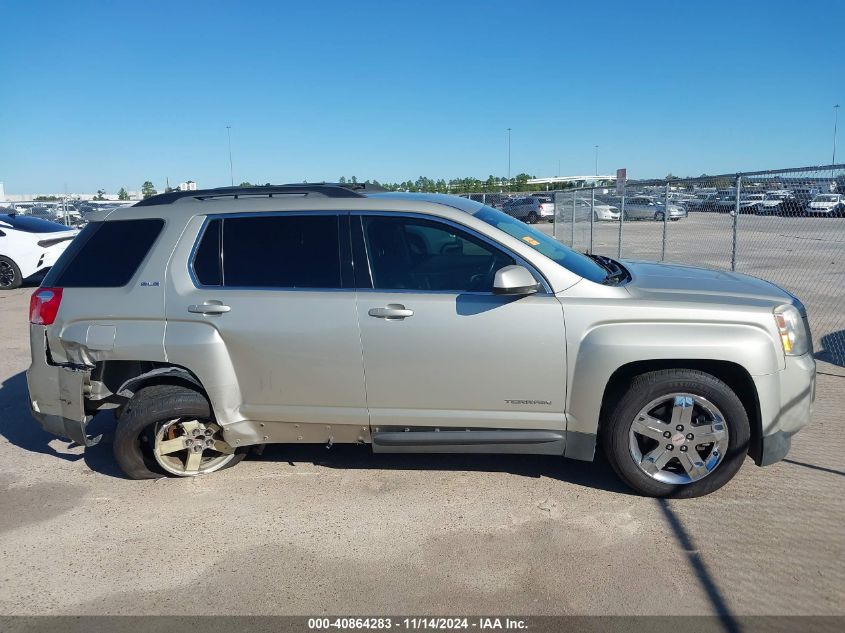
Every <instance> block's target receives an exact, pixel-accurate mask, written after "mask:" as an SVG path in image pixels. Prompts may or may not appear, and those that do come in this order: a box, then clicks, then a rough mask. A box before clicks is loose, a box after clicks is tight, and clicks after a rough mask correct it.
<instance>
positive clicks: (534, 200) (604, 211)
mask: <svg viewBox="0 0 845 633" xmlns="http://www.w3.org/2000/svg"><path fill="white" fill-rule="evenodd" d="M571 201H572V202H571ZM573 202H574V205H575V209H574V214H575V218H576V219H586V220H589V218H590V214H591V213H592V215H593V219H594V220H595V221H597V222H603V221H604V222H618V221H619V217H620V215H621V211H620V209H621V207H622V200H621V198H619V199H617V198H607V197H604V198H603V199H596V200H592V199H590V198H581V197H577V196H576V197H575V198H574V201H573V199H572V198H568V199H567V200H566V202H565V203H564V204H572V203H573ZM492 205H493V206H495V207H498V208H499V209H501V210H502V211H504V212H505V213H507V214H508V215H510V216H512V217H514V218H517V219H519V220H522V221H523V222H527V223H528V224H535V223H537V222H540V221H547V222H552V221H554V216H555V203H554V197H553V195H544V194H537V195H530V196H520V197H516V198H505V199H503V200H501V201H494V202H493V203H492ZM566 212H567V213H569V210H568V209H567V211H566ZM666 214H667V209H666V205H665V203H664V201H663V200H661V199H660V198H658V197H655V196H646V195H637V196H632V197H629V198H627V199H626V200H625V220H626V221H627V220H654V221H657V222H663V220H664V216H665V215H666ZM685 217H687V210H686V209H685V208H684V207H683V206H682V205H679V204H675V203H673V202H670V203H669V207H668V219H669V220H672V221H676V220H680V219H681V218H685Z"/></svg>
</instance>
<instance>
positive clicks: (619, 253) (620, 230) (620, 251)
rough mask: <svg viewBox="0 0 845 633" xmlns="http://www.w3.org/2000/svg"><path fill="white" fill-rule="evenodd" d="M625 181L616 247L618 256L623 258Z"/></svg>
mask: <svg viewBox="0 0 845 633" xmlns="http://www.w3.org/2000/svg"><path fill="white" fill-rule="evenodd" d="M625 193H626V192H625V183H624V182H623V183H622V210H621V211H620V212H619V245H618V246H617V247H616V257H618V258H620V259H621V258H622V225H623V224H625Z"/></svg>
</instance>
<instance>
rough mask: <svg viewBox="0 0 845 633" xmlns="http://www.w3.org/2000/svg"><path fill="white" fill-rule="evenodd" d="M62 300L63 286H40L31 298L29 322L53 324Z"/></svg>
mask: <svg viewBox="0 0 845 633" xmlns="http://www.w3.org/2000/svg"><path fill="white" fill-rule="evenodd" d="M61 302H62V289H61V288H38V289H37V290H36V291H35V292H33V293H32V296H31V297H30V298H29V322H30V323H32V324H34V325H52V324H53V321H55V320H56V315H57V314H58V313H59V304H60V303H61Z"/></svg>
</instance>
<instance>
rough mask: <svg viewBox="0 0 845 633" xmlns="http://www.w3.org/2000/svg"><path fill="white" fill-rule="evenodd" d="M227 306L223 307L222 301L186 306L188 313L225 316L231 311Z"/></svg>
mask: <svg viewBox="0 0 845 633" xmlns="http://www.w3.org/2000/svg"><path fill="white" fill-rule="evenodd" d="M231 309H232V308H230V307H229V306H225V305H223V302H222V301H213V300H212V301H204V302H202V303H200V304H196V303H195V304H193V305H189V306H188V312H195V313H197V314H225V313H226V312H228V311H229V310H231Z"/></svg>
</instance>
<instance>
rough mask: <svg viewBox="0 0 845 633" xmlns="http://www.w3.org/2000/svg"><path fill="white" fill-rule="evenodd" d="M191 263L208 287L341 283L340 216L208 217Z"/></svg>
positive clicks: (314, 286) (321, 285) (279, 286)
mask: <svg viewBox="0 0 845 633" xmlns="http://www.w3.org/2000/svg"><path fill="white" fill-rule="evenodd" d="M221 242H222V248H220V247H219V245H220V243H221ZM215 253H218V254H219V255H215ZM220 255H222V257H220ZM221 259H222V271H221ZM192 265H193V269H194V274H195V276H196V278H197V281H198V282H199V283H200V284H202V285H206V286H215V285H217V286H219V285H223V286H226V287H239V288H341V287H342V284H341V272H340V270H341V264H340V243H339V239H338V217H337V216H336V215H252V216H247V217H227V218H224V219H222V220H212V221H211V222H209V224H208V226H207V227H206V230H205V233H204V234H203V237H202V239H201V241H200V243H199V245H198V246H197V250H196V253H195V254H194V261H193V264H192ZM221 272H222V275H221Z"/></svg>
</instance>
